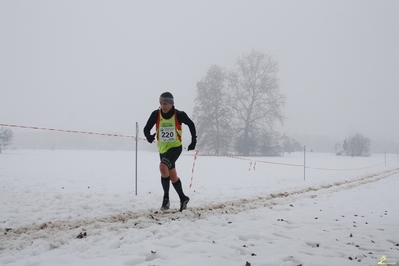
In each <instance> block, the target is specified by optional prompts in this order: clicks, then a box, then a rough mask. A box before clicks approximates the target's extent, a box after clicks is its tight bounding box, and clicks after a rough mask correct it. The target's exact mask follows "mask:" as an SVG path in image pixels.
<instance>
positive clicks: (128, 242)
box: [0, 150, 399, 266]
mask: <svg viewBox="0 0 399 266" xmlns="http://www.w3.org/2000/svg"><path fill="white" fill-rule="evenodd" d="M193 155H194V153H193V152H183V154H182V155H181V157H180V158H179V160H178V162H177V170H178V173H179V176H180V178H181V180H182V182H183V188H184V190H185V192H186V194H187V195H188V196H189V197H190V198H191V200H190V203H189V205H188V209H187V210H185V211H183V212H182V213H180V212H177V211H176V210H177V208H178V207H179V199H178V196H177V194H176V192H175V191H174V189H173V187H172V186H171V191H170V196H171V207H172V210H171V211H169V212H161V211H159V207H160V204H161V201H162V195H163V192H162V188H161V177H160V174H159V170H158V163H159V157H158V154H157V153H151V152H139V155H138V163H139V167H138V169H137V170H138V191H137V194H138V195H137V196H136V191H135V164H134V162H135V153H134V152H133V151H67V150H65V151H60V150H57V151H49V150H35V151H28V150H7V151H4V152H3V154H0V182H1V183H0V230H1V236H0V265H32V266H33V265H35V266H39V265H40V266H42V265H49V266H50V265H82V266H83V265H99V266H102V265H104V266H105V265H107V266H108V265H139V266H149V265H151V266H155V265H157V266H158V265H162V266H163V265H174V266H179V265H181V266H183V265H193V266H203V265H218V266H220V265H229V266H230V265H237V266H244V265H252V266H258V265H301V264H302V265H304V266H305V265H306V266H308V265H378V263H380V264H394V263H399V230H398V225H399V208H398V202H399V201H398V199H399V193H398V189H399V162H398V159H397V155H396V154H388V155H387V161H386V163H385V157H384V155H383V154H379V155H371V156H370V157H365V158H358V157H355V158H352V157H345V156H335V155H333V154H317V153H307V154H306V165H307V166H308V167H309V168H306V172H305V173H306V179H305V180H304V168H303V167H301V166H292V165H291V164H293V165H301V164H303V161H304V158H303V154H302V153H292V154H287V155H285V156H284V157H273V158H270V157H267V158H260V157H256V158H250V159H240V158H228V157H218V156H205V154H201V153H200V154H199V156H198V158H197V160H196V164H195V171H194V178H193V180H192V187H191V188H189V185H190V182H191V174H192V166H193V162H194V156H193ZM255 161H256V165H255ZM274 163H278V164H274ZM315 168H322V169H315ZM383 256H385V257H383Z"/></svg>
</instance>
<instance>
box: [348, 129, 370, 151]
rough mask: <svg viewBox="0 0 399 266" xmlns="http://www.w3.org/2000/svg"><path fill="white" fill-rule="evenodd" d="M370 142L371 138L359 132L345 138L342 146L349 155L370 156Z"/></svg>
mask: <svg viewBox="0 0 399 266" xmlns="http://www.w3.org/2000/svg"><path fill="white" fill-rule="evenodd" d="M370 143H371V142H370V139H368V138H367V137H365V136H363V135H362V134H359V133H357V134H355V135H352V136H350V137H347V138H345V140H344V143H343V145H342V148H343V150H344V152H345V154H346V155H348V156H369V155H370Z"/></svg>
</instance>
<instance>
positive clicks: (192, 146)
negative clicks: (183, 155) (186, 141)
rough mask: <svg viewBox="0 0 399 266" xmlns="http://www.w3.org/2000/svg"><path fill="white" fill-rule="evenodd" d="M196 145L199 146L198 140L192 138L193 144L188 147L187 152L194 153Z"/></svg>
mask: <svg viewBox="0 0 399 266" xmlns="http://www.w3.org/2000/svg"><path fill="white" fill-rule="evenodd" d="M196 144H197V139H196V138H192V139H191V143H190V145H188V148H187V150H189V151H193V150H194V149H195V145H196Z"/></svg>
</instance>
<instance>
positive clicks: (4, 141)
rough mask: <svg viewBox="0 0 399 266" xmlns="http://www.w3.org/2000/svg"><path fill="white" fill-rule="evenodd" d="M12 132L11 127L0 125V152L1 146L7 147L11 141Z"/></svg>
mask: <svg viewBox="0 0 399 266" xmlns="http://www.w3.org/2000/svg"><path fill="white" fill-rule="evenodd" d="M13 138H14V134H13V132H12V130H11V129H8V128H4V127H0V153H1V150H2V147H7V146H8V145H10V144H11V143H12V140H13Z"/></svg>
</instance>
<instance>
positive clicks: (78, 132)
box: [0, 124, 145, 140]
mask: <svg viewBox="0 0 399 266" xmlns="http://www.w3.org/2000/svg"><path fill="white" fill-rule="evenodd" d="M0 126H4V127H14V128H25V129H35V130H47V131H56V132H67V133H77V134H89V135H98V136H107V137H120V138H132V139H136V137H135V136H130V135H121V134H114V133H99V132H91V131H79V130H69V129H58V128H47V127H35V126H20V125H13V124H0ZM144 140H145V139H144Z"/></svg>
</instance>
